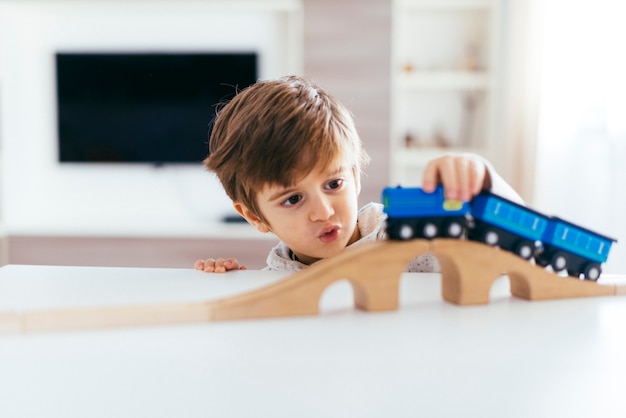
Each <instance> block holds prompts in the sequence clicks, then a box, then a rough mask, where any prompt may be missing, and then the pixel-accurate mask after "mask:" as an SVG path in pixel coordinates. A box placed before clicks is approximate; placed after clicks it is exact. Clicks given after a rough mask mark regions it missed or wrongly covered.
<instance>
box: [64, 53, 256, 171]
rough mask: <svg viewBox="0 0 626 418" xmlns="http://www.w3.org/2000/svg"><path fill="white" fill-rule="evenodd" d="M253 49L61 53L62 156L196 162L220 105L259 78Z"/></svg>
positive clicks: (102, 160) (111, 160)
mask: <svg viewBox="0 0 626 418" xmlns="http://www.w3.org/2000/svg"><path fill="white" fill-rule="evenodd" d="M257 76H258V75H257V54H256V53H74V52H72V53H57V54H56V81H57V84H56V87H57V112H58V115H57V116H58V118H57V119H58V150H59V153H58V156H59V161H60V162H62V163H151V164H169V163H198V162H200V161H202V159H203V158H204V157H206V155H207V135H208V128H209V124H210V123H211V121H212V119H213V117H214V115H215V105H216V104H218V103H220V102H223V101H225V100H228V99H230V98H232V96H233V95H234V94H235V92H236V91H237V90H241V89H243V88H245V87H247V86H249V85H250V84H253V83H254V82H255V81H256V80H257Z"/></svg>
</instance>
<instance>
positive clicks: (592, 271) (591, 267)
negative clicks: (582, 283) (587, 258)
mask: <svg viewBox="0 0 626 418" xmlns="http://www.w3.org/2000/svg"><path fill="white" fill-rule="evenodd" d="M600 274H602V267H600V265H599V264H597V263H589V264H587V265H586V266H585V269H584V270H583V276H585V279H589V280H594V281H595V280H598V278H599V277H600Z"/></svg>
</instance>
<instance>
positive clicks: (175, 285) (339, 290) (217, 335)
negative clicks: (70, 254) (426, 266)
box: [0, 266, 626, 418]
mask: <svg viewBox="0 0 626 418" xmlns="http://www.w3.org/2000/svg"><path fill="white" fill-rule="evenodd" d="M284 276H285V275H284V274H270V273H266V272H260V271H242V272H233V273H229V274H227V275H208V274H205V273H202V272H197V271H193V270H179V269H132V268H95V267H93V268H91V267H46V266H6V267H3V268H0V311H3V310H4V311H6V310H16V309H17V310H20V309H39V308H50V307H72V306H96V305H103V304H126V303H146V302H165V301H195V300H206V299H213V298H216V297H223V296H228V295H231V294H235V293H239V292H242V291H245V290H249V289H252V288H255V287H258V286H262V285H266V284H268V283H271V282H273V281H275V280H278V279H280V278H281V277H284ZM564 280H570V279H564ZM571 280H573V279H571ZM440 290H441V286H440V278H439V275H437V274H405V275H404V276H403V279H402V285H401V307H400V309H399V310H398V311H394V312H383V313H365V312H362V311H357V310H354V309H353V308H352V300H351V297H352V290H351V288H350V286H349V285H348V284H347V283H346V282H340V283H337V284H335V285H333V286H331V287H330V288H329V289H328V290H327V291H326V293H325V294H324V297H323V299H322V301H321V307H322V313H321V314H320V315H319V316H312V317H299V318H285V319H265V320H250V321H230V322H213V323H207V324H193V325H178V326H166V327H165V326H164V327H143V328H124V329H110V330H94V331H80V332H66V333H46V334H44V333H42V334H32V335H4V336H0V417H3V418H4V417H6V418H13V417H37V418H40V417H106V418H111V417H116V418H117V417H151V418H157V417H168V418H169V417H186V418H190V417H209V416H210V417H289V418H296V417H297V418H300V417H316V418H319V417H342V418H345V417H416V416H423V417H498V418H500V417H533V418H536V417H550V418H553V417H624V416H626V395H625V392H626V391H625V388H626V383H625V381H626V297H596V298H585V299H568V300H558V301H545V302H528V301H525V300H520V299H516V298H512V297H510V294H509V288H508V281H507V280H506V278H502V279H499V280H498V281H497V282H496V284H494V287H493V289H492V300H491V303H490V304H489V305H484V306H473V307H460V306H456V305H453V304H449V303H447V302H444V301H443V300H442V299H441V296H440Z"/></svg>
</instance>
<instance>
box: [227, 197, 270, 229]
mask: <svg viewBox="0 0 626 418" xmlns="http://www.w3.org/2000/svg"><path fill="white" fill-rule="evenodd" d="M233 207H234V208H235V210H236V211H237V213H239V214H240V215H241V216H243V218H244V219H245V220H246V221H248V223H249V224H250V225H252V226H254V227H255V228H256V229H258V230H259V231H260V232H263V233H266V232H270V231H271V229H270V227H269V226H267V225H266V224H265V222H263V221H262V220H261V218H259V217H258V216H256V215H255V214H254V213H253V212H252V211H251V210H250V209H248V207H247V206H245V205H244V204H243V203H240V202H234V203H233Z"/></svg>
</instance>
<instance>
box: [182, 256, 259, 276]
mask: <svg viewBox="0 0 626 418" xmlns="http://www.w3.org/2000/svg"><path fill="white" fill-rule="evenodd" d="M193 267H194V269H196V270H202V271H205V272H207V273H224V272H226V271H229V270H247V268H246V266H244V265H241V264H239V261H237V259H236V258H226V259H224V258H218V259H217V260H216V259H214V258H207V259H206V260H198V261H196V263H195V264H194V266H193Z"/></svg>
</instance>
